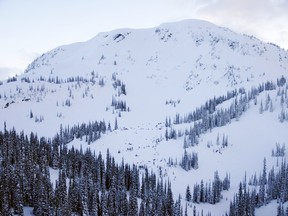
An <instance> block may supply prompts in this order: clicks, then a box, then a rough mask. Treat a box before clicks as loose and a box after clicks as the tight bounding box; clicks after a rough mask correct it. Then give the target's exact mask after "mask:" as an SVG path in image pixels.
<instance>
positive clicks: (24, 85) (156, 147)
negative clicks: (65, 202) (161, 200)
mask: <svg viewBox="0 0 288 216" xmlns="http://www.w3.org/2000/svg"><path fill="white" fill-rule="evenodd" d="M287 70H288V52H287V51H285V50H284V49H281V48H280V47H278V46H277V45H274V44H267V43H264V42H262V41H260V40H258V39H257V38H255V37H253V36H247V35H240V34H237V33H235V32H232V31H230V30H229V29H226V28H222V27H218V26H215V25H213V24H211V23H208V22H205V21H199V20H185V21H182V22H177V23H167V24H163V25H160V26H159V27H156V28H150V29H137V30H136V29H119V30H115V31H112V32H107V33H101V34H99V35H97V36H96V37H95V38H92V39H91V40H89V41H87V42H81V43H75V44H71V45H65V46H60V47H58V48H55V49H53V50H51V51H49V52H47V53H44V54H43V55H42V56H40V57H38V58H37V59H35V60H34V61H33V62H32V63H31V64H30V65H29V66H28V67H27V69H26V70H25V72H24V73H23V74H21V75H20V76H18V77H15V78H11V79H9V80H8V81H3V82H1V85H0V124H2V125H4V122H6V125H7V128H12V127H14V128H16V129H17V130H18V131H20V130H24V132H25V133H30V132H36V133H37V134H38V135H39V136H45V137H53V136H54V135H55V134H56V133H58V132H59V130H60V127H63V128H67V127H73V126H74V125H78V124H82V123H86V124H88V123H89V122H92V121H104V122H106V123H107V124H108V123H110V125H111V128H112V129H111V131H107V132H105V133H104V134H102V135H101V138H99V139H97V140H96V141H94V140H89V141H87V142H86V140H85V139H83V140H80V139H77V138H76V137H73V140H72V139H71V140H72V141H71V140H70V141H71V142H69V143H68V144H67V145H68V146H70V147H72V146H74V147H77V148H80V146H82V148H83V147H85V148H86V147H89V148H91V149H93V150H95V151H96V152H99V151H101V152H102V153H105V152H106V150H107V148H109V150H110V152H111V155H112V156H114V157H115V159H117V161H118V162H121V160H122V158H124V160H125V161H126V162H128V163H131V164H132V163H134V164H136V165H138V166H143V167H144V166H145V167H148V168H149V169H150V170H153V171H154V172H155V173H157V175H158V176H159V177H160V178H163V179H166V180H167V179H169V180H170V182H171V185H172V189H173V194H174V195H175V198H178V194H181V196H182V205H183V206H184V207H185V204H186V200H185V192H186V187H187V185H189V186H190V188H193V186H194V185H195V184H196V183H198V184H200V181H201V180H202V179H203V180H204V182H208V183H209V182H210V183H211V182H212V180H213V177H214V172H215V171H216V170H217V171H218V173H219V176H220V178H221V179H223V178H224V177H225V175H226V173H229V174H230V176H231V186H230V189H229V190H228V191H224V192H222V199H221V201H220V202H219V203H217V204H215V205H212V204H207V203H201V204H194V203H192V202H187V203H188V213H189V215H190V214H191V215H192V214H193V208H192V207H189V206H192V205H193V206H194V205H196V206H197V210H198V211H199V212H201V210H203V211H204V214H207V213H208V212H211V213H212V215H222V214H225V212H228V211H229V205H230V201H232V200H233V195H234V194H236V193H238V186H239V182H240V181H242V180H243V178H244V175H245V173H246V176H247V179H248V180H249V179H250V177H251V176H252V175H254V174H255V172H256V173H257V175H258V173H259V172H260V171H262V168H263V159H264V158H266V160H267V169H271V167H272V166H275V167H276V165H277V163H278V162H279V163H280V162H281V160H282V159H283V158H286V157H287V154H285V155H284V156H283V155H282V157H281V158H279V157H272V155H271V152H272V149H275V146H276V143H280V144H281V145H282V144H285V143H286V142H287V140H288V133H287V128H288V127H287V122H286V119H287V118H288V115H287V114H286V112H287V110H288V109H287V104H286V103H287V101H288V99H287V85H286V78H287V75H288V71H287ZM242 99H243V100H242ZM209 100H210V104H209ZM243 101H244V102H243ZM211 104H212V105H211ZM239 104H241V108H239V107H240V105H239ZM243 104H244V105H243ZM201 107H202V108H203V109H206V111H207V115H206V114H203V112H202V111H203V109H201ZM231 107H234V108H233V109H232V108H231ZM229 108H230V110H229V112H230V115H229V117H228V118H229V119H228V120H227V122H226V121H225V120H223V119H222V118H221V117H219V116H224V114H223V113H224V112H225V109H226V111H227V112H228V109H229ZM197 110H198V111H199V110H201V112H199V113H200V114H199V116H197ZM239 110H240V111H239ZM195 111H196V114H195V116H197V117H195V116H194V117H191V118H190V119H189V114H191V116H192V114H193V112H195ZM238 111H239V112H238ZM217 112H218V114H219V115H218V114H217ZM221 112H222V114H221ZM231 112H233V114H231ZM235 113H236V114H235ZM217 115H218V117H219V119H217V118H218V117H217ZM208 118H209V120H207V122H209V126H207V128H205V129H203V127H204V126H203V124H204V123H203V122H206V119H208ZM185 119H186V120H185ZM187 119H188V120H187ZM215 119H216V120H215ZM220 121H221V122H222V123H219V122H220ZM201 122H202V123H203V124H202V125H199V127H201V128H200V129H199V130H198V129H197V127H198V126H197V124H198V123H201ZM211 122H213V123H211ZM224 122H225V123H224ZM207 124H208V123H207ZM60 125H62V126H60ZM195 128H196V129H195ZM193 129H195V131H196V132H195V135H193V136H192V135H191V134H193ZM189 131H190V132H191V131H192V132H191V133H190V132H189ZM173 133H175V135H173ZM222 137H223V140H224V141H223V142H222ZM191 139H193V141H191ZM184 140H185V141H184ZM219 140H220V141H219ZM228 140H229V141H228ZM88 142H89V145H88ZM184 142H185V143H186V142H189V144H187V143H186V146H185V147H186V152H188V153H189V154H190V153H191V154H192V152H194V153H197V155H198V168H197V169H191V170H189V171H187V169H186V170H185V169H183V168H182V167H183V166H182V167H181V165H180V163H181V162H180V161H181V159H182V157H183V155H184V148H183V145H184V144H183V143H184ZM223 143H225V145H223ZM278 160H279V161H278ZM172 162H173V165H172ZM52 178H53V175H52ZM55 178H57V177H55ZM248 180H247V181H248ZM251 187H252V186H251ZM254 187H255V186H254ZM277 206H278V205H277V204H276V202H271V203H270V204H267V206H265V207H261V208H259V209H257V210H256V215H273V214H276V211H277ZM267 209H268V210H267Z"/></svg>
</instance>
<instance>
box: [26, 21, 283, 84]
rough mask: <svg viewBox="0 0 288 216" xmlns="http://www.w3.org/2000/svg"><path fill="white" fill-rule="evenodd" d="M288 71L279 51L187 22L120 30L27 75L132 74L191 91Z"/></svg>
mask: <svg viewBox="0 0 288 216" xmlns="http://www.w3.org/2000/svg"><path fill="white" fill-rule="evenodd" d="M287 68H288V55H287V52H285V51H284V50H281V49H280V48H279V47H277V46H275V45H271V44H266V43H263V42H261V41H259V40H258V39H256V38H254V37H252V36H246V35H239V34H236V33H234V32H232V31H230V30H228V29H225V28H221V27H218V26H215V25H213V24H211V23H208V22H204V21H199V20H185V21H182V22H178V23H168V24H163V25H160V26H159V27H157V28H151V29H141V30H134V29H120V30H115V31H112V32H108V33H101V34H99V35H98V36H96V37H95V38H93V39H91V40H89V41H87V42H84V43H75V44H72V45H66V46H61V47H58V48H56V49H54V50H52V51H50V52H47V53H46V54H43V55H42V56H41V57H39V58H37V59H36V60H35V61H34V62H33V63H31V64H30V65H29V66H28V68H27V69H26V73H27V74H26V75H28V76H29V77H35V78H37V77H38V78H39V77H40V76H42V77H44V78H46V79H48V78H49V77H56V76H57V77H59V78H62V79H66V78H69V77H75V76H79V75H81V76H87V77H89V76H90V74H91V72H92V71H95V72H97V73H99V74H103V75H106V76H107V75H108V74H111V73H112V72H118V73H120V74H127V72H128V71H129V72H130V73H133V74H137V75H139V76H140V75H142V76H143V75H145V76H146V77H147V78H148V77H150V78H152V79H153V80H155V81H158V82H163V83H167V82H169V81H170V80H173V83H174V82H175V81H179V83H177V84H180V86H181V87H182V88H185V89H186V90H191V89H195V88H197V86H199V85H200V84H202V83H205V84H208V85H210V86H211V85H212V86H217V85H219V84H220V85H221V87H222V86H225V87H235V86H237V85H240V84H244V83H249V82H256V83H257V82H262V81H263V80H269V79H273V78H274V77H279V74H282V73H283V72H285V70H286V69H287ZM180 77H181V80H180ZM166 78H167V79H168V81H167V79H166ZM175 78H177V79H175ZM170 82H171V81H170ZM177 84H176V85H177Z"/></svg>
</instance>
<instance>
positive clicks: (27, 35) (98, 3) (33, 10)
mask: <svg viewBox="0 0 288 216" xmlns="http://www.w3.org/2000/svg"><path fill="white" fill-rule="evenodd" d="M183 19H203V20H206V21H210V22H212V23H214V24H217V25H220V26H223V27H228V28H230V29H232V30H234V31H236V32H239V33H245V34H248V35H254V36H256V37H257V38H259V39H261V40H263V41H265V42H273V43H275V44H278V45H279V46H281V47H282V48H285V49H288V0H49V1H48V0H25V1H24V0H0V80H1V79H6V78H7V77H8V76H12V75H14V74H20V73H23V71H24V70H25V68H26V67H27V65H28V64H29V63H30V62H31V61H32V60H33V59H35V58H36V57H37V56H39V55H41V54H42V53H44V52H47V51H49V50H51V49H53V48H55V47H57V46H60V45H63V44H69V43H73V42H78V41H86V40H89V39H90V38H92V37H94V36H96V35H97V33H99V32H103V31H110V30H113V29H117V28H147V27H154V26H158V25H160V24H161V23H164V22H173V21H179V20H183Z"/></svg>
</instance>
